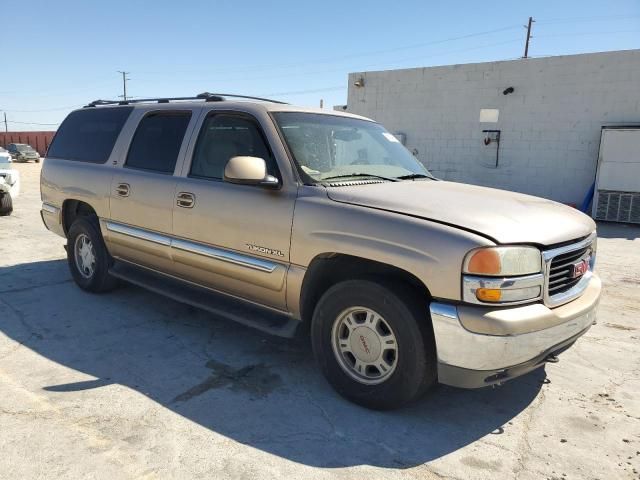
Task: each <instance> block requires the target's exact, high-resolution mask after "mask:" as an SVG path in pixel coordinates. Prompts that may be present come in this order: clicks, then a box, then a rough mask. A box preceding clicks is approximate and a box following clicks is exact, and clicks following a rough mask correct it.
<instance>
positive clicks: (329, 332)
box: [41, 94, 601, 409]
mask: <svg viewBox="0 0 640 480" xmlns="http://www.w3.org/2000/svg"><path fill="white" fill-rule="evenodd" d="M229 98H230V97H229ZM176 100H178V99H176ZM122 103H123V102H105V101H97V102H94V103H92V104H90V105H88V106H87V108H83V109H81V110H77V111H74V112H72V113H71V114H70V115H69V116H68V117H67V118H66V120H65V121H64V122H63V123H62V125H61V126H60V128H59V130H58V132H57V134H56V137H55V139H54V140H53V143H52V144H51V146H50V148H49V151H48V155H47V158H46V162H44V166H43V170H42V176H41V196H42V201H43V205H42V218H43V221H44V224H45V225H46V227H47V228H48V229H49V230H51V231H52V232H55V233H57V234H58V235H61V236H63V237H66V238H67V241H68V244H67V254H68V263H69V268H70V270H71V273H72V275H73V278H74V280H75V282H76V283H77V284H78V286H79V287H80V288H82V289H84V290H87V291H90V292H105V291H108V290H111V289H113V288H114V286H115V285H116V283H117V280H118V279H124V280H126V281H128V282H131V283H134V284H138V285H142V286H144V287H148V288H150V289H152V290H153V291H155V292H158V293H161V294H164V295H167V296H169V297H171V298H173V299H176V300H179V301H182V302H185V303H188V304H192V305H196V306H198V307H200V308H204V309H208V310H210V311H213V312H215V313H216V314H218V315H222V316H226V317H228V318H231V319H233V320H236V321H238V322H241V323H244V324H246V325H251V326H254V327H256V328H259V329H261V330H263V331H267V332H270V333H274V334H278V335H282V336H292V335H293V334H294V332H295V331H296V329H297V327H299V326H300V325H303V324H307V325H309V329H308V331H309V332H310V335H311V343H312V346H313V353H314V355H315V357H316V359H317V362H318V364H319V366H320V369H321V370H322V372H323V374H324V375H325V376H326V378H327V379H328V381H329V382H330V383H331V384H332V385H333V387H334V388H335V389H336V390H337V391H338V392H340V393H341V394H342V395H344V396H345V397H346V398H348V399H350V400H352V401H354V402H357V403H359V404H361V405H364V406H366V407H370V408H378V409H386V408H395V407H398V406H400V405H403V404H405V403H407V402H410V401H412V400H414V399H416V398H418V397H420V396H421V395H422V394H423V393H424V392H425V391H426V390H427V389H428V388H429V387H430V386H432V385H434V384H435V383H436V382H441V383H444V384H448V385H453V386H457V387H465V388H477V387H483V386H488V385H495V384H500V383H503V382H505V381H508V380H510V379H512V378H515V377H517V376H519V375H522V374H525V373H527V372H529V371H531V370H533V369H536V368H538V367H541V366H543V365H544V364H545V362H546V361H550V360H552V361H556V360H557V357H556V355H557V354H558V353H559V352H561V351H564V350H565V349H567V348H568V347H569V346H571V345H572V344H573V343H574V342H575V341H576V339H578V337H580V336H581V335H582V334H584V333H585V332H586V331H587V330H588V329H589V328H590V326H591V325H592V324H593V322H594V320H595V314H596V306H597V304H598V301H599V298H600V290H601V282H600V280H599V278H598V277H597V275H596V274H595V273H594V272H593V268H594V263H595V257H596V226H595V223H594V222H593V220H592V219H591V218H589V217H588V216H586V215H584V214H582V213H580V212H579V211H577V210H575V209H573V208H570V207H567V206H565V205H562V204H559V203H556V202H553V201H550V200H545V199H541V198H536V197H532V196H528V195H522V194H518V193H513V192H507V191H501V190H494V189H490V188H483V187H479V186H472V185H464V184H460V183H453V182H447V181H440V180H437V179H435V178H434V177H433V176H432V175H431V174H430V173H429V172H428V171H427V170H426V169H425V167H424V166H423V165H422V164H421V163H420V162H419V161H418V160H417V159H416V158H415V157H414V156H413V155H412V154H411V153H410V152H409V151H408V150H406V149H405V148H404V147H403V146H402V144H401V143H400V142H399V141H398V140H397V139H396V138H395V137H394V136H393V135H392V134H390V133H389V132H387V131H386V130H385V129H384V128H383V127H382V126H381V125H379V124H378V123H376V122H374V121H372V120H370V119H367V118H364V117H359V116H355V115H351V114H348V113H343V112H335V111H332V112H328V111H325V110H316V109H307V108H300V107H295V106H291V105H286V104H281V103H276V102H270V101H262V100H261V99H256V100H254V101H232V100H229V99H228V98H226V97H221V96H218V95H214V94H203V95H200V96H198V97H194V98H193V99H192V101H185V99H180V101H172V100H171V99H158V100H157V101H149V100H146V101H140V102H136V101H132V102H127V103H125V104H122ZM302 331H306V329H303V330H302Z"/></svg>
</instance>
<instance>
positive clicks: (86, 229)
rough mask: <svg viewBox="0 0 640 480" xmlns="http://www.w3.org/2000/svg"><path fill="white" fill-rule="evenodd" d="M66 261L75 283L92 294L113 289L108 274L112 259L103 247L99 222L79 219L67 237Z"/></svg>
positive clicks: (114, 284) (111, 280)
mask: <svg viewBox="0 0 640 480" xmlns="http://www.w3.org/2000/svg"><path fill="white" fill-rule="evenodd" d="M67 239H68V241H67V262H68V263H69V270H70V271H71V275H72V276H73V279H74V280H75V282H76V284H78V286H79V287H80V288H82V289H83V290H86V291H88V292H93V293H100V292H107V291H109V290H113V289H114V288H115V287H116V286H117V284H118V282H117V279H116V278H114V277H112V276H111V275H109V268H110V267H111V266H112V265H113V258H112V257H111V255H109V252H108V251H107V247H106V246H105V244H104V240H103V238H102V234H101V233H100V228H99V226H98V219H97V217H95V216H90V217H80V218H78V219H77V220H76V221H75V222H73V225H71V228H70V229H69V233H68V235H67Z"/></svg>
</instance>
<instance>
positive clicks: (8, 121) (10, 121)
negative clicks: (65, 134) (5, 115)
mask: <svg viewBox="0 0 640 480" xmlns="http://www.w3.org/2000/svg"><path fill="white" fill-rule="evenodd" d="M6 122H7V123H18V124H20V125H49V126H52V125H60V124H59V123H38V122H18V121H15V120H6Z"/></svg>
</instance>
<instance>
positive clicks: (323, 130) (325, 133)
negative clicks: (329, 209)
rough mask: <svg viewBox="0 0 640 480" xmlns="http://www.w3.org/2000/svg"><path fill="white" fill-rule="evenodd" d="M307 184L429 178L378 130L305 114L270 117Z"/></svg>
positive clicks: (350, 121) (361, 123)
mask: <svg viewBox="0 0 640 480" xmlns="http://www.w3.org/2000/svg"><path fill="white" fill-rule="evenodd" d="M274 116H275V118H276V122H277V123H278V125H279V126H280V129H281V130H282V133H283V135H284V137H285V140H286V142H287V145H288V146H289V149H290V150H291V153H292V154H293V157H294V158H295V160H296V162H297V163H298V166H299V167H300V170H302V172H303V173H304V176H305V177H306V178H305V180H306V181H307V182H309V181H310V182H331V181H345V180H349V179H351V178H360V177H362V178H367V177H369V178H372V179H383V180H389V181H397V180H403V179H415V178H433V177H432V176H431V174H430V173H429V172H428V171H427V169H426V168H425V167H424V166H423V165H422V164H421V163H420V162H419V161H418V160H417V159H416V158H415V157H414V156H413V155H412V154H411V153H410V152H409V151H408V150H407V149H406V148H405V147H404V146H403V145H402V144H401V143H400V142H399V141H398V140H397V139H396V137H394V136H393V135H392V134H391V133H389V132H387V131H386V130H385V129H384V128H383V127H382V126H381V125H379V124H377V123H374V122H370V121H366V120H359V119H355V118H345V117H337V116H330V115H316V114H309V113H289V112H278V113H275V114H274Z"/></svg>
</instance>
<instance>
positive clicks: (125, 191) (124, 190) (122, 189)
mask: <svg viewBox="0 0 640 480" xmlns="http://www.w3.org/2000/svg"><path fill="white" fill-rule="evenodd" d="M129 192H130V187H129V184H128V183H119V184H118V186H117V187H116V193H117V194H118V195H120V196H121V197H128V196H129Z"/></svg>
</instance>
